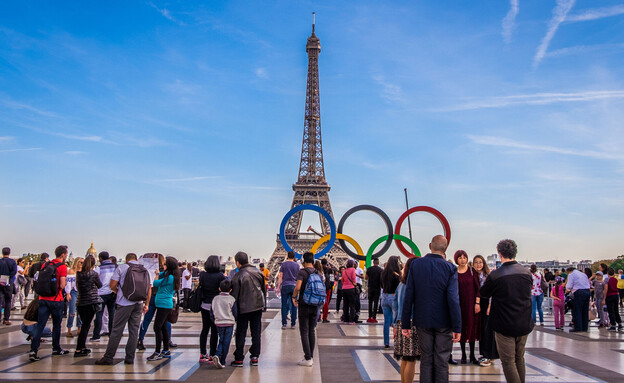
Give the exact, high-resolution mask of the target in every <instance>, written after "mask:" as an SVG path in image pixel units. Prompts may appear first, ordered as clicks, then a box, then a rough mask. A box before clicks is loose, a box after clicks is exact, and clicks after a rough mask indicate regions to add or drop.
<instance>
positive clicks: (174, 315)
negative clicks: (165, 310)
mask: <svg viewBox="0 0 624 383" xmlns="http://www.w3.org/2000/svg"><path fill="white" fill-rule="evenodd" d="M177 295H178V300H177V302H176V301H175V300H173V309H172V310H171V311H169V315H167V322H169V323H171V324H174V323H178V316H179V315H180V293H177Z"/></svg>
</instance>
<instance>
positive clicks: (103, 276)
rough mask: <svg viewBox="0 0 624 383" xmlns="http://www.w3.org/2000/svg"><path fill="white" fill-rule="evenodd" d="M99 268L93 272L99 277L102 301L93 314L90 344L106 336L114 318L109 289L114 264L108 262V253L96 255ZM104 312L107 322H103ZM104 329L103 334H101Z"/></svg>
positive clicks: (111, 293)
mask: <svg viewBox="0 0 624 383" xmlns="http://www.w3.org/2000/svg"><path fill="white" fill-rule="evenodd" d="M98 258H99V260H100V266H99V267H96V268H95V272H96V273H97V274H98V275H99V276H100V282H102V287H100V289H99V290H98V295H99V296H100V299H101V300H102V310H100V311H98V312H97V313H96V314H95V325H94V326H93V337H92V338H91V339H90V341H92V342H99V341H100V336H101V335H104V336H105V335H108V334H109V333H110V329H111V323H112V322H113V320H114V318H115V299H116V297H115V293H113V291H112V290H111V288H110V280H111V277H112V276H113V273H114V272H115V268H116V266H115V264H114V263H113V262H112V261H111V260H110V255H109V254H108V251H102V252H100V254H98ZM104 310H108V320H106V321H104V318H103V316H104ZM102 327H104V333H102Z"/></svg>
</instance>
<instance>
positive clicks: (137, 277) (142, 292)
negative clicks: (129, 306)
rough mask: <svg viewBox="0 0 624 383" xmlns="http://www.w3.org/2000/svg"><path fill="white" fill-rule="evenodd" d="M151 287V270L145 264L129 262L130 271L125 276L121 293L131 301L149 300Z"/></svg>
mask: <svg viewBox="0 0 624 383" xmlns="http://www.w3.org/2000/svg"><path fill="white" fill-rule="evenodd" d="M149 288H150V276H149V272H148V271H147V269H146V268H145V267H144V266H143V265H135V264H132V263H128V271H126V276H125V277H124V282H123V285H122V286H121V293H122V294H123V296H124V298H126V299H127V300H129V301H130V302H142V301H145V300H147V294H148V292H149Z"/></svg>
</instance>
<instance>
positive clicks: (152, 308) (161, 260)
mask: <svg viewBox="0 0 624 383" xmlns="http://www.w3.org/2000/svg"><path fill="white" fill-rule="evenodd" d="M146 255H147V254H146ZM149 256H152V254H149ZM163 271H165V256H164V255H162V254H158V271H156V275H158V273H162V272H163ZM150 277H152V298H151V299H150V302H149V307H148V309H147V312H146V313H145V315H144V316H143V322H141V328H140V329H139V341H138V342H137V349H138V350H139V351H143V350H145V345H144V344H143V339H145V334H147V330H148V329H149V325H150V324H151V323H152V319H154V314H156V293H157V292H158V288H157V287H154V280H153V278H154V276H153V275H150ZM165 326H167V331H168V332H169V342H170V344H169V347H170V348H172V347H173V342H171V339H172V338H171V323H169V322H167V323H166V324H165Z"/></svg>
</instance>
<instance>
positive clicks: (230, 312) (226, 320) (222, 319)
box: [212, 274, 238, 368]
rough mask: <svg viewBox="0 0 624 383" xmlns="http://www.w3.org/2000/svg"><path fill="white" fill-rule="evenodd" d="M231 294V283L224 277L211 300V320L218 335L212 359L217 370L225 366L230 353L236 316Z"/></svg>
mask: <svg viewBox="0 0 624 383" xmlns="http://www.w3.org/2000/svg"><path fill="white" fill-rule="evenodd" d="M221 275H223V274H221ZM231 292H232V282H230V280H229V279H225V277H224V279H223V280H222V281H221V283H219V295H217V296H216V297H214V299H213V300H212V313H213V317H214V318H213V319H214V323H215V325H216V326H217V332H218V333H219V343H218V345H217V352H216V354H215V355H214V357H213V359H212V360H213V364H214V366H215V367H217V368H223V367H224V366H225V363H226V360H225V359H226V358H227V354H228V352H229V351H230V342H231V341H232V334H233V333H234V325H235V324H236V317H237V315H238V312H237V308H236V299H234V297H233V296H232V295H231Z"/></svg>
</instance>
